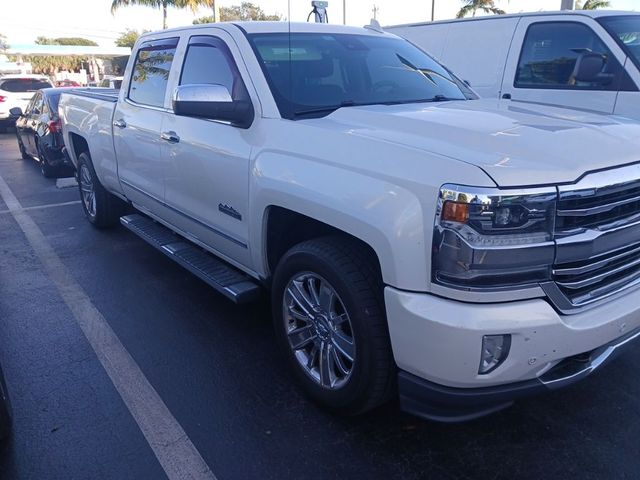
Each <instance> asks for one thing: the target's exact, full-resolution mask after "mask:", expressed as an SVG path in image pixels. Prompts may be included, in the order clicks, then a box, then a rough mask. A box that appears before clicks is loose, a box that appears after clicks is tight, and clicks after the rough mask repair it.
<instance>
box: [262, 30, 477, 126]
mask: <svg viewBox="0 0 640 480" xmlns="http://www.w3.org/2000/svg"><path fill="white" fill-rule="evenodd" d="M250 40H251V42H252V43H253V47H254V50H255V51H256V53H257V56H258V60H260V62H261V64H262V68H263V70H264V72H265V75H266V77H267V80H268V81H269V84H270V87H271V90H272V92H273V95H274V98H275V99H276V102H277V103H278V107H279V109H280V113H281V114H282V115H283V116H284V117H285V118H296V117H299V116H300V115H301V114H302V115H304V114H305V113H302V112H305V110H306V111H307V113H308V111H309V110H313V109H315V110H318V109H324V108H325V107H327V108H331V107H335V108H339V107H340V106H341V104H342V105H344V106H351V105H365V104H367V105H370V104H394V103H413V102H429V101H441V100H444V99H454V100H464V99H466V98H474V96H473V94H472V93H471V92H470V91H469V90H468V89H466V88H465V87H463V86H462V82H460V81H459V80H457V79H456V78H455V77H454V76H452V75H451V74H450V73H449V72H448V71H447V70H446V69H445V68H443V67H442V66H441V65H439V64H438V63H437V62H436V61H435V60H433V59H432V58H431V57H429V56H428V55H427V54H426V53H424V52H423V51H422V50H420V49H418V48H417V47H415V46H413V45H412V44H410V43H409V42H407V41H405V40H400V39H397V38H390V37H383V36H373V35H350V34H320V33H294V34H291V36H290V37H289V35H288V34H286V33H282V34H280V33H278V34H255V35H250ZM328 113H331V112H330V111H328V112H324V114H328Z"/></svg>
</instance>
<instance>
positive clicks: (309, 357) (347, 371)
mask: <svg viewBox="0 0 640 480" xmlns="http://www.w3.org/2000/svg"><path fill="white" fill-rule="evenodd" d="M283 319H284V322H285V332H286V333H287V338H288V340H289V346H290V347H291V350H292V351H293V354H294V356H295V358H296V360H297V361H298V363H299V364H300V366H301V367H302V369H303V370H304V372H305V373H306V374H307V375H308V376H309V377H311V378H312V379H313V380H314V381H315V382H316V383H317V384H318V385H320V386H321V387H323V388H326V389H330V390H335V389H339V388H340V387H342V386H343V385H344V384H345V383H346V382H347V380H348V379H349V377H350V376H351V374H352V372H353V369H354V365H355V360H356V344H355V340H354V336H353V329H352V326H351V319H350V318H349V314H348V313H347V311H346V309H345V307H344V303H343V302H342V300H341V298H340V296H339V295H338V293H337V292H336V291H335V289H334V288H333V287H332V286H331V284H329V282H327V281H326V280H325V279H324V278H322V277H321V276H319V275H317V274H315V273H311V272H303V273H300V274H298V275H297V276H295V277H294V278H293V279H291V280H290V281H289V283H288V284H287V287H286V288H285V291H284V298H283Z"/></svg>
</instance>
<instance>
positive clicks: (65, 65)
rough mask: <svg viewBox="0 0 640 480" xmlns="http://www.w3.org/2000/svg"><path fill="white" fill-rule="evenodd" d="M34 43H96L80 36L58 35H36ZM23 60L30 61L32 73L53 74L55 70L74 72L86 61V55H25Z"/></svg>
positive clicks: (95, 45) (80, 44) (86, 45)
mask: <svg viewBox="0 0 640 480" xmlns="http://www.w3.org/2000/svg"><path fill="white" fill-rule="evenodd" d="M35 43H36V45H79V46H84V47H97V46H98V44H97V43H96V42H94V41H92V40H88V39H86V38H81V37H59V38H48V37H38V38H36V41H35ZM23 59H24V61H25V62H29V63H31V67H32V68H33V72H34V73H41V74H44V75H54V74H56V73H57V72H61V71H69V72H74V71H78V70H80V68H82V63H83V62H85V61H87V58H86V57H81V56H77V55H64V56H63V55H47V56H40V55H25V56H23Z"/></svg>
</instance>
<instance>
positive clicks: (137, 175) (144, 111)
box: [113, 37, 179, 215]
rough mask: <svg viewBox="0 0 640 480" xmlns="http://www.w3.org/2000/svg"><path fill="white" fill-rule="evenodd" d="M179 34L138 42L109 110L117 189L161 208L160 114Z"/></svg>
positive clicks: (147, 205) (136, 201)
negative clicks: (122, 83) (133, 56)
mask: <svg viewBox="0 0 640 480" xmlns="http://www.w3.org/2000/svg"><path fill="white" fill-rule="evenodd" d="M178 41H179V38H177V37H176V38H159V39H155V40H149V41H146V42H144V43H142V44H141V45H140V48H139V49H138V51H137V52H136V58H135V61H134V63H133V66H132V67H130V68H127V72H126V75H127V78H128V82H127V85H126V86H123V91H122V92H121V93H120V99H119V101H118V103H117V106H116V110H115V112H114V116H113V142H114V147H115V152H116V157H117V160H118V177H119V179H120V182H121V184H122V190H123V192H124V193H125V195H126V196H127V198H129V199H130V200H131V201H132V202H133V203H134V204H135V205H136V206H138V207H139V208H141V209H143V210H147V211H148V212H150V213H154V214H156V215H161V214H162V213H163V212H164V177H165V166H164V164H163V161H162V158H161V145H162V143H161V142H162V141H161V139H160V130H161V125H162V117H163V115H164V113H165V112H166V111H167V105H170V93H169V92H168V88H167V86H168V84H169V78H170V74H171V65H172V63H173V58H174V56H175V52H176V47H177V45H178Z"/></svg>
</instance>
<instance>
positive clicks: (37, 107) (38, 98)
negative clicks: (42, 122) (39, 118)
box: [31, 92, 44, 115]
mask: <svg viewBox="0 0 640 480" xmlns="http://www.w3.org/2000/svg"><path fill="white" fill-rule="evenodd" d="M43 111H44V98H43V97H42V94H41V93H40V92H38V93H36V94H35V97H34V98H33V110H32V112H31V113H33V114H34V115H39V114H41V113H42V112H43Z"/></svg>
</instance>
